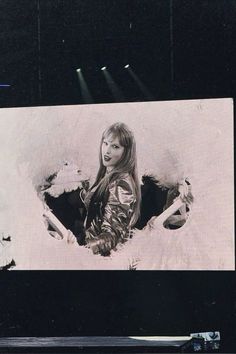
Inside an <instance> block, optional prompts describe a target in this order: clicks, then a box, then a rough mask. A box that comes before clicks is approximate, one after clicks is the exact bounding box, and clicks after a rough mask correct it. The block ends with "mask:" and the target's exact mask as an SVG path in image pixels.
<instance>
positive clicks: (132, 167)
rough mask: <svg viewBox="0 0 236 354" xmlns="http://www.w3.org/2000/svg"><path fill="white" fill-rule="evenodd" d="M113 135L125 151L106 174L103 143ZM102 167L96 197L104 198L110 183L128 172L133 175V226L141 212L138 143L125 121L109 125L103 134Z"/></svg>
mask: <svg viewBox="0 0 236 354" xmlns="http://www.w3.org/2000/svg"><path fill="white" fill-rule="evenodd" d="M109 136H112V138H113V139H115V138H118V140H119V143H120V145H121V146H123V147H124V152H123V155H122V157H121V159H120V160H119V161H118V163H117V165H116V166H115V167H114V168H113V169H112V171H111V172H109V173H108V174H106V167H105V166H104V165H103V162H102V144H103V141H104V139H105V138H107V137H109ZM99 162H100V167H99V170H98V173H97V177H96V180H95V183H94V185H93V186H92V188H94V187H95V186H98V188H97V191H96V199H98V200H102V199H103V198H104V197H105V196H106V195H107V194H108V186H109V183H111V182H113V181H115V180H116V179H117V178H119V177H120V176H122V175H123V174H124V173H127V174H129V175H130V177H131V181H132V185H133V193H134V196H135V204H134V214H133V217H132V218H131V226H133V225H134V224H135V223H136V222H137V220H138V218H139V214H140V202H141V191H140V183H139V180H138V172H137V157H136V143H135V139H134V136H133V133H132V132H131V130H130V129H129V128H128V127H127V126H126V125H125V124H124V123H115V124H112V125H111V126H110V127H108V128H107V129H106V130H105V131H104V132H103V134H102V139H101V143H100V152H99Z"/></svg>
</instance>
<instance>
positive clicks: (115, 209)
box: [86, 180, 135, 256]
mask: <svg viewBox="0 0 236 354" xmlns="http://www.w3.org/2000/svg"><path fill="white" fill-rule="evenodd" d="M134 202H135V199H134V193H133V190H132V187H131V185H130V183H129V182H127V181H126V180H120V181H118V182H114V183H112V184H111V185H110V187H109V199H108V202H107V204H106V206H105V210H104V215H103V220H101V224H100V225H99V222H96V220H94V221H93V222H92V224H91V226H90V228H89V229H88V230H87V231H86V241H87V243H88V245H89V247H91V248H92V250H93V252H94V253H100V254H101V255H103V256H107V255H109V254H110V251H111V250H112V249H114V248H115V247H116V245H117V244H118V243H122V242H124V241H126V240H127V238H128V237H129V231H130V221H131V218H132V216H133V212H134V210H133V207H134Z"/></svg>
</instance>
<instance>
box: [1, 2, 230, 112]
mask: <svg viewBox="0 0 236 354" xmlns="http://www.w3.org/2000/svg"><path fill="white" fill-rule="evenodd" d="M235 18H236V2H235V1H234V0H227V1H222V0H215V1H210V0H86V1H85V0H18V1H16V0H1V2H0V29H1V32H0V41H1V57H0V84H9V85H10V87H2V88H0V105H1V107H5V106H6V107H7V106H31V105H51V104H73V103H85V102H84V98H83V97H82V95H81V90H80V85H79V81H78V76H77V73H76V69H77V68H79V67H80V68H82V71H83V75H84V78H85V80H86V83H87V85H88V88H89V90H90V93H91V96H92V102H94V103H100V102H113V101H117V100H118V101H144V100H147V99H148V98H147V96H145V94H144V93H143V92H142V91H141V90H140V88H139V87H138V85H137V84H136V83H135V81H134V80H133V78H132V77H131V76H130V75H129V73H128V71H127V70H125V69H124V65H125V64H127V63H129V64H130V65H131V67H132V70H133V71H134V72H135V74H136V75H137V76H138V78H139V79H140V80H141V82H142V83H143V84H144V85H145V86H146V88H147V89H148V91H149V92H150V98H149V99H154V100H162V99H172V98H198V97H221V96H224V97H225V96H235V82H236V80H235V79H236V72H235V67H234V63H235V61H236V53H235V41H234V37H235V21H234V19H235ZM103 65H106V66H107V68H108V70H109V73H110V74H111V75H112V78H113V80H114V82H115V83H116V84H117V85H118V87H119V89H120V91H121V92H122V97H121V98H120V99H119V98H118V99H117V98H114V97H113V96H112V93H111V90H110V89H109V88H108V86H107V83H106V81H105V79H104V75H103V73H102V72H101V70H100V68H101V67H102V66H103Z"/></svg>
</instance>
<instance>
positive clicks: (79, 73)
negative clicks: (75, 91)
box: [76, 68, 94, 103]
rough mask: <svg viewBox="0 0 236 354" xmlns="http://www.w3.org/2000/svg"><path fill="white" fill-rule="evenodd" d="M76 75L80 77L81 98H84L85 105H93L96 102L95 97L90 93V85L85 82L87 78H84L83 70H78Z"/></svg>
mask: <svg viewBox="0 0 236 354" xmlns="http://www.w3.org/2000/svg"><path fill="white" fill-rule="evenodd" d="M76 73H77V76H78V81H79V86H80V92H81V96H82V98H83V101H84V103H93V102H94V100H93V97H92V95H91V93H90V91H89V88H88V85H87V83H86V81H85V78H84V75H83V72H82V70H81V68H79V69H76Z"/></svg>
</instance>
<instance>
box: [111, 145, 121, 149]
mask: <svg viewBox="0 0 236 354" xmlns="http://www.w3.org/2000/svg"><path fill="white" fill-rule="evenodd" d="M112 146H113V148H114V149H119V148H120V147H119V146H118V145H112Z"/></svg>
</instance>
